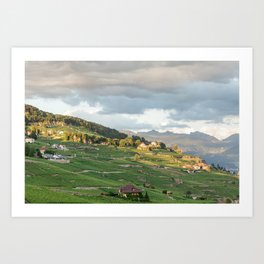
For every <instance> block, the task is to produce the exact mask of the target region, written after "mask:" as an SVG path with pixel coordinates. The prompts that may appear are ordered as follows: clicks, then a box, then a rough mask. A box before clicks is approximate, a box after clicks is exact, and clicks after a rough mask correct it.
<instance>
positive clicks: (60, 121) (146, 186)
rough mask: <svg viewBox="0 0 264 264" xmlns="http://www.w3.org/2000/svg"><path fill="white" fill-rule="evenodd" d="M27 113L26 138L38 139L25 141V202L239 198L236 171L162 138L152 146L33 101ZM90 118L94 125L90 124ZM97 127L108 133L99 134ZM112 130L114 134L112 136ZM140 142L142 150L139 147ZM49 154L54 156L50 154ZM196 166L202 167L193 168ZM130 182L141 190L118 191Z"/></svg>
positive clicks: (194, 201) (220, 199) (115, 201)
mask: <svg viewBox="0 0 264 264" xmlns="http://www.w3.org/2000/svg"><path fill="white" fill-rule="evenodd" d="M25 118H26V129H25V134H26V137H31V138H35V141H34V140H33V141H34V142H33V141H32V142H33V143H25V145H26V147H25V150H26V151H25V154H26V156H25V186H26V189H25V201H26V202H27V203H230V202H233V203H234V202H238V201H239V178H238V177H237V176H236V175H233V174H231V173H228V172H224V171H221V170H217V169H212V168H210V166H207V165H206V164H204V163H203V161H202V160H201V159H200V158H199V157H195V156H192V155H185V154H184V153H182V152H181V150H180V149H179V150H177V149H175V150H172V149H169V148H166V146H165V145H164V144H161V143H159V142H157V144H156V146H152V147H150V146H151V145H150V144H149V143H150V142H147V141H145V140H144V139H143V138H138V137H134V138H132V137H127V138H124V137H125V136H126V135H125V134H122V133H119V132H118V131H116V130H112V129H109V128H105V127H103V126H100V125H97V124H94V123H90V122H87V121H85V120H81V119H78V118H72V117H64V116H58V115H53V114H49V113H46V112H43V111H40V110H38V109H37V108H34V107H31V106H26V112H25ZM65 120H66V122H65ZM67 120H75V121H76V122H75V123H74V122H68V121H67ZM78 122H79V123H78ZM88 123H89V124H93V129H90V128H89V129H88ZM91 127H92V126H91ZM98 127H102V129H103V130H102V131H104V132H103V133H104V134H99V132H98ZM94 128H95V129H96V130H94ZM106 131H112V132H111V133H110V134H107V132H106ZM114 131H116V132H114ZM100 133H102V132H100ZM113 133H115V136H116V137H115V138H111V136H113ZM69 135H70V136H69ZM72 135H73V136H72ZM84 135H87V136H88V139H89V140H85V138H84ZM118 135H119V136H120V137H119V138H118V137H117V136H118ZM120 138H121V139H120ZM99 139H100V140H99ZM142 142H145V143H146V145H145V143H142ZM141 144H143V145H144V146H143V147H142V149H140V148H139V147H138V146H141ZM148 144H149V145H148ZM49 155H50V156H52V155H53V158H52V159H49V158H47V157H50V156H49ZM55 156H56V157H58V159H55V158H54V157H55ZM197 165H199V166H201V167H203V169H200V168H198V169H197V168H196V169H194V168H195V167H197ZM131 184H132V185H133V186H134V187H135V188H137V189H138V190H140V191H141V193H140V195H139V196H133V195H127V196H124V195H120V194H119V189H120V188H121V187H124V186H127V185H131Z"/></svg>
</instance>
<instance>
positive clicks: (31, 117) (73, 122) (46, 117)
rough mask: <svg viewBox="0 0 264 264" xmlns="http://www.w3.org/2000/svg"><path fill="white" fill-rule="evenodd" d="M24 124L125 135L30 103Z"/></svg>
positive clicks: (120, 136) (113, 135)
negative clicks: (50, 111) (56, 113)
mask: <svg viewBox="0 0 264 264" xmlns="http://www.w3.org/2000/svg"><path fill="white" fill-rule="evenodd" d="M25 124H26V126H30V125H32V124H38V125H42V126H46V127H51V126H56V125H59V126H74V127H81V128H82V130H84V131H86V132H90V133H97V134H99V135H101V136H104V137H108V138H118V139H122V138H125V137H126V136H127V135H126V134H124V133H120V132H119V131H117V130H115V129H111V128H108V127H105V126H102V125H99V124H96V123H93V122H88V121H86V120H83V119H81V118H78V117H72V116H65V115H54V114H52V113H48V112H44V111H41V110H39V109H38V108H36V107H34V106H31V105H25Z"/></svg>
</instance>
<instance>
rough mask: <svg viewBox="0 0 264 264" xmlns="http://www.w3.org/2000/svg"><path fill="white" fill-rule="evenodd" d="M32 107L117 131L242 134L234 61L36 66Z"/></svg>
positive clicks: (29, 81) (31, 71)
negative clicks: (74, 117)
mask: <svg viewBox="0 0 264 264" xmlns="http://www.w3.org/2000/svg"><path fill="white" fill-rule="evenodd" d="M25 90H26V103H27V104H31V105H33V106H36V107H38V108H39V109H41V110H44V111H48V112H52V113H54V114H65V115H71V116H76V117H80V118H83V119H86V120H88V121H93V122H96V123H99V124H102V125H105V126H107V127H111V128H115V129H117V130H132V131H134V132H137V131H149V130H157V131H160V132H165V131H171V132H175V133H191V132H195V131H199V132H203V133H207V134H209V135H212V136H215V137H217V138H218V139H224V138H226V137H228V136H230V135H232V134H234V133H239V63H238V62H236V61H167V62H166V61H95V62H92V61H88V62H86V61H35V62H33V61H30V62H26V70H25Z"/></svg>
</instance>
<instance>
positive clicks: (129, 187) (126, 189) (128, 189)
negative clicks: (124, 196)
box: [119, 184, 142, 193]
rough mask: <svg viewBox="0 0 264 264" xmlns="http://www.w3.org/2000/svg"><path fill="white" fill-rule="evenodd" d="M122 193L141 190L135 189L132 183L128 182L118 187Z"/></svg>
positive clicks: (139, 191)
mask: <svg viewBox="0 0 264 264" xmlns="http://www.w3.org/2000/svg"><path fill="white" fill-rule="evenodd" d="M119 191H120V192H122V193H141V192H142V191H141V190H140V189H137V188H136V187H135V186H134V185H132V184H128V185H126V186H122V187H121V188H120V189H119Z"/></svg>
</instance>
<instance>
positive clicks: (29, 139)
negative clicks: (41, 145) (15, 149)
mask: <svg viewBox="0 0 264 264" xmlns="http://www.w3.org/2000/svg"><path fill="white" fill-rule="evenodd" d="M34 142H35V139H34V138H25V143H34Z"/></svg>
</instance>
